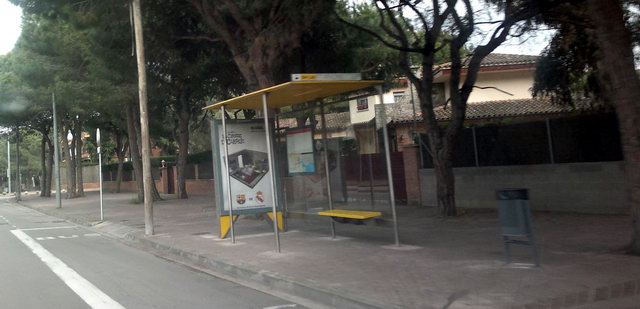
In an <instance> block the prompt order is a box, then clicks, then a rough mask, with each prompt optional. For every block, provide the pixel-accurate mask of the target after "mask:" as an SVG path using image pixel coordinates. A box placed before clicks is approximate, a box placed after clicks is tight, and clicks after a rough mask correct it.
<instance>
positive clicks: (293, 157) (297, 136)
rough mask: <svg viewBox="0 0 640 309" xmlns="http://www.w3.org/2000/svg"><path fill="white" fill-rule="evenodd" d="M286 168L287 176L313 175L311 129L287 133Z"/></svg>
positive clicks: (314, 167)
mask: <svg viewBox="0 0 640 309" xmlns="http://www.w3.org/2000/svg"><path fill="white" fill-rule="evenodd" d="M287 166H288V171H289V175H300V174H313V173H315V172H316V162H315V156H314V153H313V132H312V130H311V128H300V129H293V130H290V131H287Z"/></svg>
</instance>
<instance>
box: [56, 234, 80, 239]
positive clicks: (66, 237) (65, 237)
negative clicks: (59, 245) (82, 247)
mask: <svg viewBox="0 0 640 309" xmlns="http://www.w3.org/2000/svg"><path fill="white" fill-rule="evenodd" d="M58 238H61V239H69V238H78V235H71V236H58Z"/></svg>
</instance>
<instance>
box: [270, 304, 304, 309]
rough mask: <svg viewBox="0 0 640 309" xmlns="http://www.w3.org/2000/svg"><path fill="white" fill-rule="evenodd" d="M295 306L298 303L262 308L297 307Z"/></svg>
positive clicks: (280, 308)
mask: <svg viewBox="0 0 640 309" xmlns="http://www.w3.org/2000/svg"><path fill="white" fill-rule="evenodd" d="M295 307H298V305H296V304H286V305H278V306H271V307H264V308H262V309H282V308H295Z"/></svg>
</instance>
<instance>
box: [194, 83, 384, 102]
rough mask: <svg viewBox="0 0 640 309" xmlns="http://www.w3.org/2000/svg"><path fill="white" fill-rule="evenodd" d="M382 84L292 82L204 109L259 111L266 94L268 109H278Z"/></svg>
mask: <svg viewBox="0 0 640 309" xmlns="http://www.w3.org/2000/svg"><path fill="white" fill-rule="evenodd" d="M377 84H382V81H380V80H344V81H293V82H286V83H283V84H279V85H275V86H272V87H268V88H264V89H260V90H258V91H254V92H251V93H247V94H245V95H241V96H239V97H235V98H232V99H228V100H225V101H222V102H218V103H215V104H212V105H209V106H207V107H205V108H204V109H218V108H220V107H222V105H224V106H225V108H230V109H261V108H262V95H263V94H265V93H267V94H268V96H267V103H268V106H269V108H280V107H284V106H289V105H295V104H299V103H304V102H308V101H313V100H317V99H321V98H326V97H329V96H333V95H337V94H341V93H345V92H351V91H355V90H359V89H363V88H367V87H370V86H373V85H377Z"/></svg>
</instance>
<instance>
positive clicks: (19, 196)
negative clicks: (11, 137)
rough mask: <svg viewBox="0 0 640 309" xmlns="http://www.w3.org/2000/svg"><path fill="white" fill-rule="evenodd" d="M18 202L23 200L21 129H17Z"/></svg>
mask: <svg viewBox="0 0 640 309" xmlns="http://www.w3.org/2000/svg"><path fill="white" fill-rule="evenodd" d="M16 182H17V183H18V185H17V186H16V201H21V200H22V175H20V128H18V127H16Z"/></svg>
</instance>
